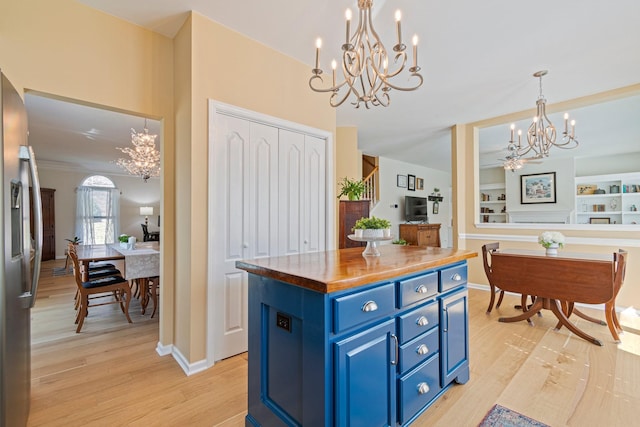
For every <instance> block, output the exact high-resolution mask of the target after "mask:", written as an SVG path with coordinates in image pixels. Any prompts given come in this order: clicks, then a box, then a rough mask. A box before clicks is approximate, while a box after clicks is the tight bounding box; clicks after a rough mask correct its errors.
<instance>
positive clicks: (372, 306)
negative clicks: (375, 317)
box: [362, 301, 378, 313]
mask: <svg viewBox="0 0 640 427" xmlns="http://www.w3.org/2000/svg"><path fill="white" fill-rule="evenodd" d="M377 309H378V304H376V302H375V301H367V302H365V303H364V305H363V306H362V311H364V312H365V313H368V312H370V311H376V310H377Z"/></svg>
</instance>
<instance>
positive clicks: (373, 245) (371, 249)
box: [347, 234, 393, 256]
mask: <svg viewBox="0 0 640 427" xmlns="http://www.w3.org/2000/svg"><path fill="white" fill-rule="evenodd" d="M347 237H348V238H349V239H351V240H353V241H354V242H367V247H366V248H364V252H362V256H380V251H379V250H378V245H377V242H386V241H389V240H393V236H389V237H356V235H355V234H349V235H348V236H347Z"/></svg>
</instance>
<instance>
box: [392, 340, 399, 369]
mask: <svg viewBox="0 0 640 427" xmlns="http://www.w3.org/2000/svg"><path fill="white" fill-rule="evenodd" d="M391 339H392V340H393V343H394V344H393V345H394V349H393V354H394V356H393V357H394V360H392V361H391V364H392V365H397V364H398V356H399V352H400V345H399V343H398V337H397V336H395V335H393V334H391Z"/></svg>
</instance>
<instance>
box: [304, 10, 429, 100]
mask: <svg viewBox="0 0 640 427" xmlns="http://www.w3.org/2000/svg"><path fill="white" fill-rule="evenodd" d="M372 5H373V0H358V9H360V15H359V21H358V26H357V27H356V31H355V32H354V33H353V34H351V33H350V28H351V9H347V12H346V19H347V30H346V37H345V43H344V44H343V45H342V51H343V53H342V63H341V68H342V74H343V76H344V80H343V81H341V82H339V83H336V68H337V66H338V64H337V63H336V61H335V60H333V61H332V62H331V68H332V70H333V71H332V73H333V75H332V85H331V87H325V88H322V87H320V86H319V85H320V84H322V83H323V80H322V77H321V74H322V73H323V71H322V69H321V68H320V48H321V47H322V39H320V38H319V39H317V41H316V62H315V68H314V69H313V70H312V73H313V75H312V76H311V78H310V79H309V87H311V89H312V90H314V91H315V92H332V94H331V97H330V98H329V104H330V105H331V106H332V107H339V106H340V105H342V103H344V101H346V100H347V98H349V97H350V95H353V96H354V98H355V100H354V101H353V102H352V103H351V104H352V105H354V106H355V107H356V108H359V107H360V104H361V103H364V105H365V107H367V108H369V106H370V105H372V106H376V107H377V106H380V105H382V106H383V107H387V106H389V103H390V98H389V91H391V89H396V90H402V91H412V90H416V89H417V88H419V87H420V86H421V85H422V82H423V79H422V76H421V75H420V74H419V73H418V72H419V71H420V67H419V66H418V36H417V35H414V36H413V64H412V66H411V67H410V68H409V73H410V74H409V78H408V79H412V78H413V79H414V80H415V84H414V85H413V86H409V87H402V86H398V85H396V84H393V83H392V82H391V79H392V78H393V77H396V76H397V75H399V74H400V73H402V72H403V71H404V69H405V66H406V63H407V57H408V56H407V52H406V51H405V49H406V46H405V45H404V44H403V43H402V32H401V30H400V20H401V13H400V11H399V10H398V11H396V32H397V36H398V40H397V43H396V45H395V46H394V47H393V51H394V52H395V53H394V58H393V63H394V64H396V67H394V69H393V70H390V69H389V65H390V64H389V62H390V61H389V57H388V55H387V50H386V49H385V47H384V45H383V44H382V41H381V40H380V38H379V37H378V33H377V32H376V30H375V29H374V28H373V21H372V18H371V6H372ZM341 89H342V90H341Z"/></svg>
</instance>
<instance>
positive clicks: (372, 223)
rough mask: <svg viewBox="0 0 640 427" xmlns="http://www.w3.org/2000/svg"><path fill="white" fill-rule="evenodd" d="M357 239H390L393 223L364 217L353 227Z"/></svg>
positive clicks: (373, 217)
mask: <svg viewBox="0 0 640 427" xmlns="http://www.w3.org/2000/svg"><path fill="white" fill-rule="evenodd" d="M353 231H354V232H355V234H356V237H389V236H391V222H390V221H389V220H387V219H383V218H376V217H375V216H372V217H370V218H367V217H362V218H360V219H359V220H357V221H356V223H355V225H354V226H353Z"/></svg>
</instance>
